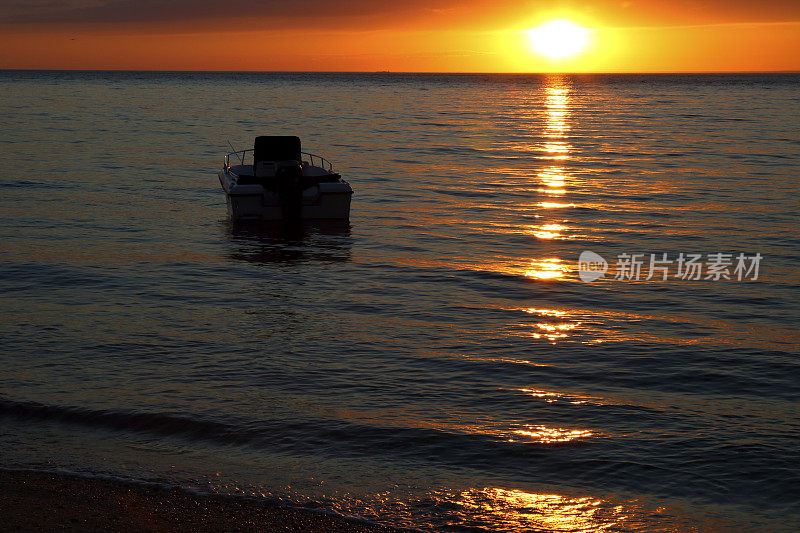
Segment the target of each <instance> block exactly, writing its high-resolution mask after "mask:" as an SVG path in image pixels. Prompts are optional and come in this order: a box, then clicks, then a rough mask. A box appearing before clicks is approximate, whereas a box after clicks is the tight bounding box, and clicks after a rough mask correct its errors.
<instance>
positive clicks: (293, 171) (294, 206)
mask: <svg viewBox="0 0 800 533" xmlns="http://www.w3.org/2000/svg"><path fill="white" fill-rule="evenodd" d="M275 180H276V181H277V182H278V194H279V195H280V198H281V210H282V211H283V218H284V219H293V220H297V219H299V218H300V217H301V216H302V214H303V166H302V165H301V164H300V162H299V161H279V162H278V165H277V169H276V171H275Z"/></svg>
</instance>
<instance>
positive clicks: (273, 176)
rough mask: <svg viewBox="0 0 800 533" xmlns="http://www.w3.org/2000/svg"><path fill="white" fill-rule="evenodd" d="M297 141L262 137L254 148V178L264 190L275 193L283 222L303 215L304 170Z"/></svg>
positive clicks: (290, 138)
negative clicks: (278, 199)
mask: <svg viewBox="0 0 800 533" xmlns="http://www.w3.org/2000/svg"><path fill="white" fill-rule="evenodd" d="M301 160H302V153H301V152H300V138H299V137H295V136H279V135H273V136H269V135H262V136H259V137H256V141H255V144H254V145H253V174H254V175H255V177H256V179H257V180H259V183H261V185H262V186H263V187H264V189H267V190H271V191H277V193H278V195H279V196H280V200H281V209H282V211H283V218H284V219H299V218H300V217H301V216H302V212H303V166H302V163H301Z"/></svg>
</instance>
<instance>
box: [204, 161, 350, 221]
mask: <svg viewBox="0 0 800 533" xmlns="http://www.w3.org/2000/svg"><path fill="white" fill-rule="evenodd" d="M219 180H220V185H222V188H223V190H225V193H226V196H227V203H228V213H229V215H230V216H231V218H233V219H235V220H248V219H250V220H280V219H283V218H284V212H283V208H282V205H281V197H280V195H279V194H278V193H277V192H273V191H269V190H265V189H264V188H263V187H261V186H260V185H255V184H248V185H238V186H237V185H235V184H234V183H232V180H231V179H230V176H229V175H227V173H226V172H225V171H224V170H220V171H219ZM352 195H353V189H352V188H351V187H350V184H349V183H347V182H346V181H344V180H340V181H337V182H332V183H319V184H317V185H314V186H311V187H308V188H307V189H305V190H304V191H303V194H302V207H301V209H300V218H301V219H340V220H341V219H348V218H350V199H351V197H352Z"/></svg>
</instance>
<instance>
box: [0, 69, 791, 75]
mask: <svg viewBox="0 0 800 533" xmlns="http://www.w3.org/2000/svg"><path fill="white" fill-rule="evenodd" d="M0 72H164V73H167V72H169V73H173V72H186V73H198V74H209V73H219V74H225V73H229V74H456V75H475V74H477V75H489V74H500V75H520V76H530V75H536V76H542V75H571V76H579V75H584V76H605V75H613V74H635V75H641V74H647V75H651V74H800V70H659V71H652V70H651V71H632V70H630V71H629V70H620V71H606V72H567V71H563V72H555V71H553V72H519V71H511V72H509V71H506V72H500V71H497V72H488V71H433V70H430V71H423V70H420V71H413V70H408V71H406V70H194V69H115V68H22V67H0Z"/></svg>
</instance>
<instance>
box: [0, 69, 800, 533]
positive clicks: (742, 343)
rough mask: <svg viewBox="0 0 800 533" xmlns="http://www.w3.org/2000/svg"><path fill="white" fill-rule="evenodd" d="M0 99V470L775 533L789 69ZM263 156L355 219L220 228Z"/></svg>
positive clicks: (529, 522) (524, 520)
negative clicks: (275, 145)
mask: <svg viewBox="0 0 800 533" xmlns="http://www.w3.org/2000/svg"><path fill="white" fill-rule="evenodd" d="M0 94H2V97H0V107H2V116H1V117H2V118H0V123H2V126H3V127H2V130H0V131H2V136H0V151H2V155H3V158H2V159H3V160H4V161H5V162H6V163H7V165H6V171H5V172H4V173H3V176H2V177H1V178H0V467H5V468H32V469H40V470H63V471H69V472H77V473H81V474H88V475H110V476H118V477H124V478H128V479H135V480H144V481H155V482H162V483H170V484H177V485H180V486H184V487H187V488H190V489H192V490H198V491H201V492H204V491H205V492H222V493H226V494H238V495H243V496H250V497H257V498H268V499H276V500H280V501H283V502H286V503H288V504H291V505H300V506H307V507H311V508H315V509H320V510H323V511H328V512H334V513H339V514H343V515H346V516H353V517H359V518H364V519H367V520H371V521H375V522H378V523H382V524H389V525H395V526H404V527H411V528H417V529H422V530H436V531H523V530H525V531H597V530H604V531H792V530H795V529H796V528H797V527H798V524H800V505H799V504H798V502H800V467H798V465H800V438H799V436H800V403H799V398H800V361H799V360H798V347H799V346H800V335H799V334H798V331H797V327H798V323H799V322H800V304H798V296H799V295H800V294H799V291H798V284H799V283H800V274H798V268H797V261H798V255H799V253H800V232H799V231H798V230H799V229H800V223H799V222H800V219H799V217H798V205H799V204H798V197H799V193H800V191H799V190H798V174H799V173H800V161H798V156H799V155H800V134H798V132H800V115H798V114H797V109H798V108H799V107H800V76H798V75H788V74H787V75H657V76H656V75H624V76H623V75H619V76H616V75H615V76H611V75H604V76H510V75H508V76H506V75H410V74H409V75H404V74H308V73H263V74H245V73H124V72H104V73H98V72H94V73H93V72H12V71H5V72H0ZM263 134H296V135H299V136H300V137H301V138H302V140H303V143H304V149H305V150H306V151H310V152H314V153H319V154H321V155H325V156H327V157H328V158H329V159H331V160H332V161H333V162H334V166H335V169H336V170H337V171H339V172H340V173H341V174H342V175H343V176H344V177H345V179H347V180H349V181H350V183H351V184H352V186H353V188H354V190H355V194H354V197H353V204H352V212H351V218H350V221H349V222H348V223H338V224H332V223H315V224H305V225H300V226H291V225H283V224H240V223H233V222H232V221H231V220H230V219H229V218H228V215H227V212H226V205H225V198H224V194H223V192H222V190H221V189H220V186H219V183H218V180H217V176H216V172H217V170H218V168H219V167H220V164H221V162H222V157H223V155H224V153H225V152H226V150H227V142H228V141H230V142H231V143H232V144H233V145H234V146H235V147H237V148H246V147H250V146H251V145H252V141H253V138H254V137H255V136H256V135H263ZM583 252H592V253H593V254H597V255H599V256H600V257H601V258H603V259H604V260H606V262H607V264H608V266H607V268H608V270H607V272H606V273H605V275H604V276H602V277H600V278H599V279H596V280H594V281H591V282H587V281H583V278H587V279H588V278H589V277H591V276H592V274H595V272H596V270H591V269H590V268H589V267H588V266H587V265H583V267H581V265H579V257H580V256H581V254H582V253H583ZM651 254H652V255H651ZM663 254H667V255H666V257H665V256H664V255H663ZM681 254H683V255H682V256H681ZM692 254H697V255H699V257H697V255H692ZM715 254H723V255H722V256H716V255H715ZM725 254H730V255H725ZM757 254H760V255H757ZM592 257H594V258H595V263H600V262H601V261H600V260H598V259H597V258H596V256H592ZM679 257H682V258H683V260H684V261H683V262H681V261H679ZM692 257H694V261H693V263H692V264H694V265H695V266H699V267H700V269H701V270H700V271H699V279H694V278H696V277H698V275H697V272H698V271H697V270H691V269H690V264H689V262H688V260H689V259H691V258H692ZM584 258H586V256H585V257H584ZM665 259H666V261H671V262H669V263H667V262H663V261H664V260H665ZM651 260H652V261H654V262H653V264H652V265H651ZM659 261H661V262H659ZM637 264H639V267H638V268H639V269H640V270H638V272H637V268H629V267H630V266H635V265H637ZM600 266H602V265H595V266H593V267H592V268H593V269H596V268H600ZM651 266H652V267H658V266H661V267H664V268H662V269H660V270H659V269H657V268H653V269H651ZM679 267H680V268H681V274H680V275H679V273H678V268H679ZM756 267H758V270H757V271H756ZM687 272H688V273H689V275H687ZM665 273H666V277H667V279H664V274H665ZM651 274H652V275H651ZM681 275H682V276H683V277H681ZM648 277H650V279H647V278H648ZM726 277H728V278H730V279H725V278H726ZM717 278H719V279H717ZM739 278H741V279H739Z"/></svg>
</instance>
